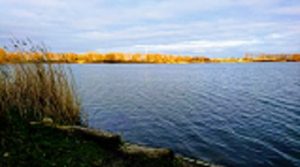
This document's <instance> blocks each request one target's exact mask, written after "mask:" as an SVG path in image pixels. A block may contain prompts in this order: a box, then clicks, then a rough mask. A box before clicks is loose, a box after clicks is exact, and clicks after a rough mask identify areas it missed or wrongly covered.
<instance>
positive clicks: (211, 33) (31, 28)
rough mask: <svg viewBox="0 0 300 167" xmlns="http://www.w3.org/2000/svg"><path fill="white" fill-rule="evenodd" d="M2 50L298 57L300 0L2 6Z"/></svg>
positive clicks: (49, 1)
mask: <svg viewBox="0 0 300 167" xmlns="http://www.w3.org/2000/svg"><path fill="white" fill-rule="evenodd" d="M0 9H1V15H0V44H1V46H3V45H5V44H7V43H8V39H9V38H11V37H12V35H13V36H16V37H18V38H24V37H30V38H31V39H33V40H35V41H43V42H44V43H45V44H46V45H47V46H49V48H50V49H51V51H54V52H67V51H72V52H78V53H81V52H88V51H98V52H111V51H121V52H142V53H145V52H159V53H170V54H182V55H205V56H209V57H229V56H230V57H231V56H242V55H243V54H244V53H246V52H250V53H261V52H265V53H292V52H300V1H299V0H139V1H138V0H89V1H84V0H81V1H80V0H0Z"/></svg>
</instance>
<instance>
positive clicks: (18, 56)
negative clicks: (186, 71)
mask: <svg viewBox="0 0 300 167" xmlns="http://www.w3.org/2000/svg"><path fill="white" fill-rule="evenodd" d="M31 62H50V63H153V64H188V63H223V62H229V63H236V62H238V63H243V62H300V53H295V54H245V56H244V57H241V58H208V57H204V56H198V57H194V56H178V55H169V54H153V53H149V54H140V53H134V54H129V53H117V52H115V53H105V54H102V53H96V52H88V53H82V54H77V53H53V52H24V51H14V52H8V51H6V50H5V49H2V48H0V63H2V64H3V63H31Z"/></svg>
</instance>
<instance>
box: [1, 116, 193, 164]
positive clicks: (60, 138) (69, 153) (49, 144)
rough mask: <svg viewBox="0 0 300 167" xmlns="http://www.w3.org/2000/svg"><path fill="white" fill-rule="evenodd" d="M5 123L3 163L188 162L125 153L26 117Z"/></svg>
mask: <svg viewBox="0 0 300 167" xmlns="http://www.w3.org/2000/svg"><path fill="white" fill-rule="evenodd" d="M11 121H12V122H10V124H3V122H2V123H1V129H0V130H1V131H0V140H1V141H0V143H1V144H0V147H1V149H0V166H3V167H5V166H76V167H77V166H103V167H123V166H128V167H140V166H144V167H148V166H149V167H157V166H174V167H175V166H178V167H179V166H187V165H186V164H185V163H184V162H181V161H180V160H178V159H174V160H172V161H166V160H165V159H149V158H145V157H142V156H134V157H128V156H123V155H122V154H120V153H118V152H117V151H113V150H110V149H105V147H103V146H101V145H99V144H98V143H96V142H94V141H90V140H86V139H85V138H83V137H82V136H78V135H73V134H66V133H63V132H61V131H58V130H57V129H54V128H51V127H46V126H43V125H36V126H32V125H29V124H28V123H27V122H26V121H24V120H23V119H22V118H19V119H16V118H14V120H11Z"/></svg>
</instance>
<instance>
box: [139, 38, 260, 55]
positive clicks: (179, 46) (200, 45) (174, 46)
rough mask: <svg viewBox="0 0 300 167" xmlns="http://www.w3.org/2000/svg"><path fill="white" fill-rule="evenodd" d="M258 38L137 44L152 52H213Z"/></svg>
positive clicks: (246, 43) (251, 41) (142, 48)
mask: <svg viewBox="0 0 300 167" xmlns="http://www.w3.org/2000/svg"><path fill="white" fill-rule="evenodd" d="M259 43H260V41H258V40H253V39H252V40H223V41H209V40H197V41H185V42H178V43H170V44H151V45H135V46H134V48H136V49H137V50H148V51H151V52H171V53H172V52H194V53H202V52H211V51H214V50H218V51H220V50H223V49H229V48H234V47H241V46H249V45H255V44H259Z"/></svg>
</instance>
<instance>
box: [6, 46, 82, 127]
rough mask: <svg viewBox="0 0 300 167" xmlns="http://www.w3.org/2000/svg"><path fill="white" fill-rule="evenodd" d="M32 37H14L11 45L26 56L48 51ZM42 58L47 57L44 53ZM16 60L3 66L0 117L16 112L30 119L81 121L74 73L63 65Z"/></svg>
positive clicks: (63, 121)
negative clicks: (16, 38) (37, 44)
mask: <svg viewBox="0 0 300 167" xmlns="http://www.w3.org/2000/svg"><path fill="white" fill-rule="evenodd" d="M28 45H33V44H32V42H31V41H30V42H29V40H24V41H19V40H12V48H13V49H14V50H15V52H17V54H21V55H22V57H24V58H26V57H28V56H29V55H33V54H32V53H39V54H42V55H46V54H47V51H46V49H44V48H43V47H40V46H30V48H29V49H28ZM43 58H46V56H44V57H43ZM46 62H47V61H43V62H40V63H17V64H6V65H0V117H8V116H10V115H11V114H10V113H11V112H15V113H17V114H18V116H21V117H22V118H23V119H24V120H27V121H39V120H42V119H43V118H44V117H50V118H52V119H53V120H54V121H55V122H56V123H60V124H79V123H80V103H79V98H78V95H77V94H76V90H75V88H74V80H73V79H72V73H71V71H69V70H68V69H67V68H66V67H64V65H62V64H50V63H46Z"/></svg>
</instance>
